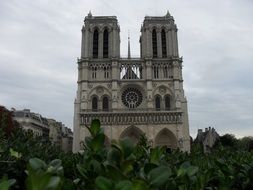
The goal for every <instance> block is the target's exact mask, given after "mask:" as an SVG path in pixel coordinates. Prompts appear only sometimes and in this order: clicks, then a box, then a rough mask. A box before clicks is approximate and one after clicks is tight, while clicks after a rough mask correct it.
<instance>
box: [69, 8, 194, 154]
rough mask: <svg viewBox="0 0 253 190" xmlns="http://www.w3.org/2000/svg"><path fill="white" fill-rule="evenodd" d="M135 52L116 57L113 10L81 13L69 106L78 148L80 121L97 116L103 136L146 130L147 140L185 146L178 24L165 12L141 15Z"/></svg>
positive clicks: (133, 135) (185, 115) (132, 135)
mask: <svg viewBox="0 0 253 190" xmlns="http://www.w3.org/2000/svg"><path fill="white" fill-rule="evenodd" d="M140 49H141V56H140V58H130V53H129V56H128V58H121V57H120V27H119V25H118V21H117V18H116V17H115V16H92V15H91V13H89V14H88V16H86V17H85V20H84V26H83V28H82V47H81V58H80V59H78V82H77V84H78V89H77V96H76V99H75V109H74V142H73V151H74V152H77V151H79V150H80V145H81V144H82V143H83V141H84V139H85V137H86V136H89V132H88V130H87V129H86V128H85V125H89V124H90V123H91V121H92V120H93V119H95V118H98V119H99V120H100V121H101V124H102V127H103V129H104V132H105V134H106V139H107V140H108V142H109V140H110V139H120V138H124V137H126V136H128V137H130V138H131V139H132V140H133V141H134V142H137V141H138V138H139V137H140V135H141V134H143V133H145V134H146V136H147V138H148V140H149V142H150V144H151V145H152V146H164V145H165V146H167V147H168V148H171V149H175V148H180V149H181V150H183V151H189V150H190V136H189V124H188V112H187V100H186V97H185V96H184V90H183V79H182V58H181V57H179V54H178V41H177V26H176V24H175V23H174V18H173V17H172V16H171V15H170V14H169V13H167V14H166V15H165V16H162V17H150V16H146V17H145V19H144V22H143V25H142V26H141V36H140Z"/></svg>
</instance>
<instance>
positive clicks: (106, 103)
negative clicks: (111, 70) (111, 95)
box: [103, 96, 109, 111]
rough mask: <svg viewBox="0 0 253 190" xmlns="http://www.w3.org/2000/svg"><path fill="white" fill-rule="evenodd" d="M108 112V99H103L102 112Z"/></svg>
mask: <svg viewBox="0 0 253 190" xmlns="http://www.w3.org/2000/svg"><path fill="white" fill-rule="evenodd" d="M108 110H109V100H108V97H106V96H105V97H104V98H103V111H108Z"/></svg>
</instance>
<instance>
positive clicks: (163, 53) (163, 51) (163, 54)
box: [161, 29, 167, 58]
mask: <svg viewBox="0 0 253 190" xmlns="http://www.w3.org/2000/svg"><path fill="white" fill-rule="evenodd" d="M161 35H162V36H161V37H162V56H163V58H165V57H167V50H166V33H165V30H164V29H162V32H161Z"/></svg>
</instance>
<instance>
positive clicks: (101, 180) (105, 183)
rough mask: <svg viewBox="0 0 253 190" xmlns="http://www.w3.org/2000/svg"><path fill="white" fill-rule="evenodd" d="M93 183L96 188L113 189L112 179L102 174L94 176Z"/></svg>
mask: <svg viewBox="0 0 253 190" xmlns="http://www.w3.org/2000/svg"><path fill="white" fill-rule="evenodd" d="M95 185H96V187H97V189H98V190H112V189H113V183H112V181H111V180H109V179H107V178H105V177H102V176H98V177H97V178H96V180H95Z"/></svg>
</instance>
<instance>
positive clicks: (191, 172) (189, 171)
mask: <svg viewBox="0 0 253 190" xmlns="http://www.w3.org/2000/svg"><path fill="white" fill-rule="evenodd" d="M198 170H199V168H198V167H196V166H190V167H189V168H187V170H186V173H187V175H188V176H189V177H190V176H193V175H195V174H196V173H197V172H198Z"/></svg>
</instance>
